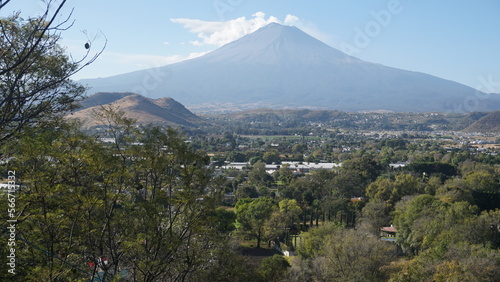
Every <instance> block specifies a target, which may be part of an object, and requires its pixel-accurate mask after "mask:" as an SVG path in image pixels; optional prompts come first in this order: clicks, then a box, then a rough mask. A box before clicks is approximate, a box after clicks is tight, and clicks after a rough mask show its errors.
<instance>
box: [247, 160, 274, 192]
mask: <svg viewBox="0 0 500 282" xmlns="http://www.w3.org/2000/svg"><path fill="white" fill-rule="evenodd" d="M272 180H273V178H272V176H271V175H269V174H268V173H267V172H266V164H265V163H263V162H260V161H259V162H256V163H255V164H254V165H253V167H252V170H251V171H250V173H249V174H248V181H250V182H251V183H253V184H254V185H256V186H258V187H269V186H270V185H271V182H272Z"/></svg>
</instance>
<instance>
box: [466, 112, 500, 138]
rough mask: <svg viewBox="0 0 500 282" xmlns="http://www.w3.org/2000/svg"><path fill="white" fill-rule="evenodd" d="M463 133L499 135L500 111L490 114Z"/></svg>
mask: <svg viewBox="0 0 500 282" xmlns="http://www.w3.org/2000/svg"><path fill="white" fill-rule="evenodd" d="M463 131H465V132H484V133H500V111H496V112H492V113H490V114H488V115H486V116H484V117H482V118H481V119H479V120H478V121H476V122H474V123H473V124H471V125H470V126H469V127H467V128H466V129H464V130H463Z"/></svg>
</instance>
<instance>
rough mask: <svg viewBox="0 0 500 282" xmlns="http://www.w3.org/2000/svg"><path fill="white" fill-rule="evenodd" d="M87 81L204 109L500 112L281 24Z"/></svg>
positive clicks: (444, 84) (442, 84) (435, 81)
mask: <svg viewBox="0 0 500 282" xmlns="http://www.w3.org/2000/svg"><path fill="white" fill-rule="evenodd" d="M80 82H81V83H82V84H84V85H87V86H88V87H90V92H89V94H92V93H96V92H134V93H137V94H141V95H144V96H146V97H149V98H154V99H157V98H161V97H172V98H174V99H175V100H177V101H179V102H180V103H182V104H183V105H185V106H186V107H188V108H190V109H196V108H197V107H201V106H203V105H204V106H210V105H212V106H213V108H217V107H220V105H232V106H233V107H235V108H246V109H248V108H252V107H253V108H257V107H260V108H262V107H266V108H317V109H332V110H341V111H374V110H385V111H395V112H466V111H470V110H474V111H492V110H499V109H500V98H499V97H500V95H494V94H491V95H490V94H486V93H482V92H479V91H477V90H475V89H473V88H471V87H468V86H465V85H462V84H460V83H457V82H453V81H450V80H445V79H441V78H438V77H435V76H431V75H428V74H424V73H419V72H413V71H406V70H401V69H397V68H392V67H387V66H383V65H380V64H374V63H370V62H366V61H363V60H360V59H358V58H355V57H352V56H349V55H347V54H344V53H342V52H341V51H339V50H337V49H335V48H332V47H330V46H328V45H326V44H325V43H323V42H321V41H319V40H317V39H315V38H313V37H312V36H309V35H308V34H306V33H304V32H303V31H301V30H300V29H298V28H297V27H292V26H284V25H280V24H277V23H272V24H268V25H267V26H265V27H262V28H261V29H259V30H257V31H255V32H254V33H251V34H248V35H246V36H244V37H242V38H240V39H238V40H236V41H233V42H231V43H228V44H226V45H224V46H222V47H220V48H218V49H216V50H214V51H212V52H210V53H208V54H206V55H204V56H202V57H198V58H195V59H191V60H187V61H183V62H180V63H176V64H171V65H167V66H164V67H158V68H152V69H147V70H142V71H136V72H131V73H126V74H121V75H116V76H112V77H107V78H99V79H89V80H82V81H80ZM474 97H481V99H474ZM484 97H488V99H484ZM471 101H473V102H474V103H471Z"/></svg>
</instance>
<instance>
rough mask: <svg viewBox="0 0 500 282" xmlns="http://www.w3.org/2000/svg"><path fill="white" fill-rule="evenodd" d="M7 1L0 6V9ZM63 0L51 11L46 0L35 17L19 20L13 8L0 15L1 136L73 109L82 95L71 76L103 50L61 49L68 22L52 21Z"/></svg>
mask: <svg viewBox="0 0 500 282" xmlns="http://www.w3.org/2000/svg"><path fill="white" fill-rule="evenodd" d="M9 2H10V1H6V2H4V3H2V4H1V6H0V9H1V10H2V11H4V10H5V9H6V5H7V4H8V3H9ZM65 3H66V1H65V0H64V1H60V2H58V4H57V7H55V9H54V10H53V9H52V8H54V7H52V5H53V2H52V1H49V2H48V4H47V8H46V11H45V13H44V14H43V15H42V16H41V17H39V18H29V19H27V20H23V19H22V18H21V17H20V14H19V13H17V14H14V15H12V16H10V17H8V18H2V19H0V29H1V31H0V33H1V34H2V36H1V39H0V112H2V114H1V115H0V141H1V140H6V139H9V138H11V137H12V136H14V135H15V134H17V133H19V132H20V131H21V130H22V129H23V128H25V127H27V126H31V127H36V126H37V125H39V123H41V122H43V121H44V120H46V119H48V118H50V117H51V116H52V115H54V114H60V113H64V112H67V111H69V110H72V109H74V108H75V102H77V101H78V99H79V98H80V97H81V95H82V94H83V91H84V88H83V87H82V86H80V85H78V84H76V83H74V82H72V81H71V80H70V77H71V76H72V75H73V74H75V73H77V72H78V71H80V70H81V69H82V68H83V67H85V66H87V65H89V64H91V63H92V62H93V61H94V60H95V59H96V58H97V57H98V56H99V54H100V53H102V50H101V51H99V52H97V53H96V54H95V55H91V49H90V47H89V48H88V49H87V53H86V55H85V56H84V57H83V58H81V59H80V60H77V61H74V60H73V59H72V58H71V57H70V56H68V55H67V54H66V53H65V51H64V48H63V47H61V46H60V45H59V44H58V41H59V39H60V36H61V32H62V31H64V30H65V29H67V28H69V27H70V26H71V23H70V22H69V18H68V19H66V20H65V21H63V22H62V23H58V24H56V18H57V17H58V16H59V15H60V11H61V9H62V7H63V6H64V5H65ZM52 11H54V12H52ZM87 43H88V42H87ZM82 48H84V46H83V44H82Z"/></svg>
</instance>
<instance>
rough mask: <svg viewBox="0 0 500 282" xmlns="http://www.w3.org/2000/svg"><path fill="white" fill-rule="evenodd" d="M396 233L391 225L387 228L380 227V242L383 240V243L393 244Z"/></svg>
mask: <svg viewBox="0 0 500 282" xmlns="http://www.w3.org/2000/svg"><path fill="white" fill-rule="evenodd" d="M397 232H398V231H397V230H396V228H395V227H394V226H393V225H391V226H388V227H382V228H380V238H381V240H384V241H390V242H395V241H396V233H397Z"/></svg>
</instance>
